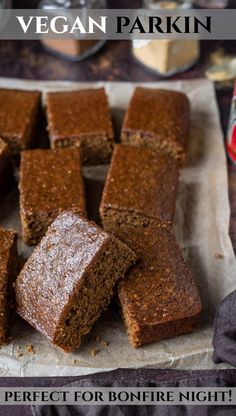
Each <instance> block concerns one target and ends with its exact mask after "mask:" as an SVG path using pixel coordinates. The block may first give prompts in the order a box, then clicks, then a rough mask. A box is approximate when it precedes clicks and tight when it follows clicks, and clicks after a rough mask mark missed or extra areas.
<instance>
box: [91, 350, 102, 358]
mask: <svg viewBox="0 0 236 416" xmlns="http://www.w3.org/2000/svg"><path fill="white" fill-rule="evenodd" d="M99 352H100V350H98V349H97V350H91V355H92V357H96V355H97V354H98V353H99Z"/></svg>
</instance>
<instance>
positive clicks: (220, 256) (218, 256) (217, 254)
mask: <svg viewBox="0 0 236 416" xmlns="http://www.w3.org/2000/svg"><path fill="white" fill-rule="evenodd" d="M215 258H216V259H221V260H222V259H223V258H224V256H223V254H221V253H215Z"/></svg>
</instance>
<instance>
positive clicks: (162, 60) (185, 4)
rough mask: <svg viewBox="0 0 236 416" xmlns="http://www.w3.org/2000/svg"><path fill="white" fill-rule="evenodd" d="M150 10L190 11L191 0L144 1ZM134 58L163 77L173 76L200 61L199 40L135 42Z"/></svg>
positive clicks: (133, 43)
mask: <svg viewBox="0 0 236 416" xmlns="http://www.w3.org/2000/svg"><path fill="white" fill-rule="evenodd" d="M143 5H144V7H145V8H149V9H172V10H178V9H181V10H183V9H189V8H191V5H192V2H191V0H179V1H177V0H176V1H171V0H169V1H168V0H144V3H143ZM132 52H133V56H134V58H135V59H136V61H137V62H139V63H140V64H142V65H143V66H144V67H145V68H147V69H149V70H151V71H152V72H155V73H157V74H158V75H161V76H165V77H168V76H171V75H174V74H177V73H179V72H184V71H186V70H187V69H189V68H191V67H192V66H193V65H194V64H195V63H196V62H197V61H198V59H199V56H200V46H199V40H198V39H151V40H134V41H133V42H132Z"/></svg>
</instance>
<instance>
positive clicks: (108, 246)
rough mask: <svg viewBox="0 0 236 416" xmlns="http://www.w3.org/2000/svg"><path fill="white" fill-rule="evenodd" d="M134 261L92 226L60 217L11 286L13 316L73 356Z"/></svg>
mask: <svg viewBox="0 0 236 416" xmlns="http://www.w3.org/2000/svg"><path fill="white" fill-rule="evenodd" d="M135 259H136V256H135V254H134V252H133V251H132V250H131V249H129V248H128V247H127V246H126V245H125V244H123V243H122V242H120V241H119V240H117V239H116V238H115V237H114V236H112V235H109V234H108V233H106V232H105V231H103V230H102V229H101V228H100V227H98V226H97V225H96V224H94V223H92V222H89V221H88V220H87V219H85V218H84V217H82V216H80V215H78V214H76V213H75V212H73V211H67V212H64V213H62V214H60V215H59V216H58V217H57V218H56V220H55V221H54V222H53V224H52V225H51V226H50V227H49V229H48V231H47V233H46V235H45V236H44V237H43V238H42V240H41V242H40V243H39V245H38V246H37V247H36V248H35V250H34V252H33V254H32V255H31V257H30V258H29V260H28V261H27V262H26V264H25V266H24V267H23V269H22V271H21V273H20V275H19V277H18V279H17V281H16V303H17V306H16V308H17V312H18V313H19V314H20V315H21V316H22V318H24V319H25V320H27V321H28V322H29V323H30V324H31V325H32V326H34V327H35V328H36V329H38V330H39V331H41V332H42V333H43V334H44V335H46V336H47V337H48V338H49V340H50V341H51V342H52V343H53V344H55V345H57V346H58V347H60V348H62V349H63V350H65V351H66V352H70V351H73V350H75V349H76V348H78V347H79V346H80V344H81V339H82V337H83V336H84V335H86V334H87V333H88V332H90V330H91V328H92V326H93V324H94V323H95V321H96V320H97V319H98V318H99V316H100V314H101V312H102V311H103V310H104V309H105V308H106V307H107V306H108V304H109V302H110V300H111V298H112V295H113V289H114V285H115V283H116V281H117V280H118V279H119V278H122V277H123V276H124V274H125V272H126V270H127V269H128V267H129V266H130V265H131V264H133V263H134V261H135ZM36 294H37V295H36Z"/></svg>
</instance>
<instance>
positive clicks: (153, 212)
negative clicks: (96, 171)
mask: <svg viewBox="0 0 236 416" xmlns="http://www.w3.org/2000/svg"><path fill="white" fill-rule="evenodd" d="M178 172H179V171H178V167H177V164H176V162H175V160H174V159H172V158H169V157H168V156H167V155H165V154H163V153H161V152H158V151H155V150H153V149H147V148H136V147H132V146H124V145H116V147H115V150H114V153H113V157H112V161H111V166H110V169H109V172H108V176H107V179H106V183H105V188H104V192H103V197H102V202H101V206H100V212H101V216H102V218H103V216H104V214H106V211H109V210H113V211H117V212H122V211H125V212H128V213H130V214H131V215H132V214H133V215H134V216H135V214H137V215H138V214H141V215H142V216H146V217H147V218H153V219H154V220H156V221H157V222H160V223H162V222H171V221H172V218H173V213H174V207H175V198H176V188H177V181H178Z"/></svg>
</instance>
